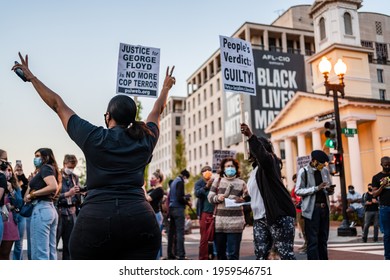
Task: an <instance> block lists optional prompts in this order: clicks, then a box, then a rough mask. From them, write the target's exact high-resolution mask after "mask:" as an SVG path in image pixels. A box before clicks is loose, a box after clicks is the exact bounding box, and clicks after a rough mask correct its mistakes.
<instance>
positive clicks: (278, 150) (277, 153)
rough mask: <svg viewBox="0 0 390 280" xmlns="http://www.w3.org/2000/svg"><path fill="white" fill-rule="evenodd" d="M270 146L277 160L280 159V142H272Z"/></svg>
mask: <svg viewBox="0 0 390 280" xmlns="http://www.w3.org/2000/svg"><path fill="white" fill-rule="evenodd" d="M272 146H273V147H274V151H275V155H277V156H278V157H279V158H281V154H280V141H279V140H273V141H272Z"/></svg>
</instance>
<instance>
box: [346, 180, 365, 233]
mask: <svg viewBox="0 0 390 280" xmlns="http://www.w3.org/2000/svg"><path fill="white" fill-rule="evenodd" d="M347 201H348V205H349V207H348V209H347V213H355V212H356V215H357V217H358V220H359V223H360V225H361V226H362V227H363V226H364V222H363V219H364V207H363V204H362V195H361V194H360V193H358V192H356V191H355V187H354V186H352V185H349V186H348V194H347ZM352 220H353V219H352ZM355 224H356V223H355V222H354V221H352V222H351V227H353V226H355Z"/></svg>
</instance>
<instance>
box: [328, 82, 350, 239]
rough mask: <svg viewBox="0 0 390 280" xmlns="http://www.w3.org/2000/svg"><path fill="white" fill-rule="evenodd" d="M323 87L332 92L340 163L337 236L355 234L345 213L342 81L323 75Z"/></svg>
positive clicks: (346, 202)
mask: <svg viewBox="0 0 390 280" xmlns="http://www.w3.org/2000/svg"><path fill="white" fill-rule="evenodd" d="M324 85H325V89H326V95H327V96H329V92H330V91H332V92H333V105H334V115H335V121H336V137H337V152H338V153H339V154H340V156H341V159H342V160H341V163H340V188H341V200H342V204H343V221H342V223H341V225H340V226H339V228H338V229H337V235H338V236H356V235H357V232H356V228H354V227H350V226H349V219H348V215H347V206H348V201H347V191H346V189H347V188H346V183H345V172H344V151H343V142H342V141H341V122H340V111H339V100H338V92H340V93H341V97H344V82H343V80H342V79H340V84H330V83H329V82H328V79H327V76H326V77H325V83H324Z"/></svg>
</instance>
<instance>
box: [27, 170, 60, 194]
mask: <svg viewBox="0 0 390 280" xmlns="http://www.w3.org/2000/svg"><path fill="white" fill-rule="evenodd" d="M49 176H54V177H55V176H56V173H55V171H54V167H53V166H51V165H49V164H44V165H42V166H41V168H40V169H39V171H38V173H37V174H36V175H35V176H34V177H33V178H32V179H31V181H30V189H31V190H40V189H43V188H44V187H46V186H47V184H46V182H45V181H44V178H46V177H49ZM54 195H55V192H53V193H51V194H48V195H43V196H39V199H40V200H48V201H51V200H52V199H53V198H54Z"/></svg>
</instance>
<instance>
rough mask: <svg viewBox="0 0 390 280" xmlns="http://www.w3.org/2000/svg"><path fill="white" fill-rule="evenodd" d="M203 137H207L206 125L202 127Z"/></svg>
mask: <svg viewBox="0 0 390 280" xmlns="http://www.w3.org/2000/svg"><path fill="white" fill-rule="evenodd" d="M204 137H205V138H206V137H207V125H205V126H204Z"/></svg>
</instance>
